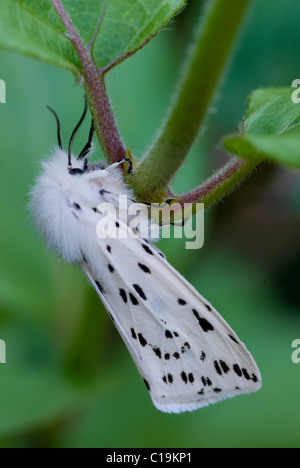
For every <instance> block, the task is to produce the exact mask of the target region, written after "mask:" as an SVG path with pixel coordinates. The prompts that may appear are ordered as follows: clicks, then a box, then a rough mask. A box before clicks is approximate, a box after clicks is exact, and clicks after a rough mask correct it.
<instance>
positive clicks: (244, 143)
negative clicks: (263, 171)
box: [224, 125, 300, 168]
mask: <svg viewBox="0 0 300 468" xmlns="http://www.w3.org/2000/svg"><path fill="white" fill-rule="evenodd" d="M224 146H225V148H226V149H227V150H228V151H229V152H230V153H233V154H237V155H238V156H240V157H242V158H245V159H251V160H253V159H254V160H255V159H256V160H257V162H258V163H259V162H260V160H263V159H266V158H268V159H272V160H273V161H276V162H279V163H282V164H286V165H288V166H292V167H296V168H300V125H296V126H295V127H293V128H291V129H289V130H288V131H287V132H284V133H281V134H279V135H252V134H248V135H246V136H232V137H229V138H227V139H226V141H225V142H224Z"/></svg>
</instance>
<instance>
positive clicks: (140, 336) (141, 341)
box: [138, 333, 148, 348]
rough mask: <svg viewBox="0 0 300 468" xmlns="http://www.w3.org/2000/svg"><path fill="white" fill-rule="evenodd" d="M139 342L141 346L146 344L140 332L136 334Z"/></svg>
mask: <svg viewBox="0 0 300 468" xmlns="http://www.w3.org/2000/svg"><path fill="white" fill-rule="evenodd" d="M138 338H139V342H140V343H141V345H142V346H143V348H144V347H145V346H146V345H147V344H148V342H147V340H146V339H145V338H144V337H143V335H142V334H141V333H139V334H138Z"/></svg>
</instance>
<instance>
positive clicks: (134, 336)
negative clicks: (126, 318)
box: [130, 328, 137, 340]
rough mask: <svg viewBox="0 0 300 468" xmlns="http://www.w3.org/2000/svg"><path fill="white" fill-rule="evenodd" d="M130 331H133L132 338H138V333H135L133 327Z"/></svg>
mask: <svg viewBox="0 0 300 468" xmlns="http://www.w3.org/2000/svg"><path fill="white" fill-rule="evenodd" d="M130 331H131V336H132V338H133V339H134V340H137V336H136V333H135V330H134V328H131V329H130Z"/></svg>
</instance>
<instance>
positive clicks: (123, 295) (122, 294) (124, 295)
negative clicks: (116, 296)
mask: <svg viewBox="0 0 300 468" xmlns="http://www.w3.org/2000/svg"><path fill="white" fill-rule="evenodd" d="M119 293H120V296H121V298H122V299H123V301H124V302H125V304H126V303H127V301H128V299H127V294H126V291H125V290H124V289H122V288H121V289H119Z"/></svg>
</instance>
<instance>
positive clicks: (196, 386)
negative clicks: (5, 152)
mask: <svg viewBox="0 0 300 468" xmlns="http://www.w3.org/2000/svg"><path fill="white" fill-rule="evenodd" d="M50 110H51V109H50ZM52 112H53V113H54V111H52ZM85 113H86V108H85V112H84V115H85ZM54 114H55V113H54ZM84 115H83V116H82V118H81V120H80V123H81V122H82V120H83V117H84ZM55 116H56V114H55ZM56 119H57V123H58V140H59V148H57V149H55V150H54V152H53V155H52V157H51V158H50V160H49V161H47V162H43V163H42V173H41V175H40V176H39V178H38V179H37V181H36V184H35V186H34V188H33V190H32V194H31V207H32V211H33V214H34V218H35V221H36V224H37V227H38V228H39V230H40V231H41V232H42V234H43V235H44V237H45V238H46V241H47V244H48V246H49V248H51V249H53V250H55V251H56V252H57V254H58V255H59V256H60V257H62V258H63V259H64V260H65V261H67V262H69V263H76V264H79V265H80V266H81V268H82V269H83V271H84V273H85V274H86V276H87V278H88V280H89V281H90V282H91V284H92V285H93V286H94V288H95V290H96V291H97V293H98V295H99V297H100V299H101V300H102V302H103V303H104V305H105V307H106V309H107V311H108V313H109V314H110V316H111V318H112V320H113V322H114V324H115V326H116V327H117V329H118V331H119V333H120V335H121V336H122V338H123V340H124V342H125V343H126V345H127V347H128V349H129V352H130V353H131V356H132V358H133V360H134V362H135V364H136V366H137V368H138V370H139V372H140V374H141V376H142V378H143V379H144V382H145V384H146V387H147V389H148V391H149V394H150V396H151V398H152V401H153V403H154V405H155V406H156V407H157V408H158V409H159V410H161V411H164V412H167V413H180V412H183V411H193V410H196V409H198V408H202V407H204V406H207V405H209V404H212V403H216V402H218V401H220V400H224V399H226V398H231V397H234V396H236V395H241V394H247V393H252V392H256V391H258V390H259V389H260V387H261V376H260V373H259V370H258V368H257V366H256V364H255V362H254V360H253V358H252V356H251V354H250V353H249V352H248V350H247V349H246V347H245V345H244V344H243V343H242V342H241V341H240V340H239V338H238V337H237V335H236V334H235V333H234V331H233V330H232V329H231V328H230V327H229V326H228V325H227V323H226V322H225V320H224V319H223V318H222V317H221V316H220V315H219V314H218V313H217V311H216V310H215V309H214V308H213V307H212V306H211V305H210V304H209V303H208V302H207V301H206V300H205V299H204V298H203V297H202V296H200V294H199V293H198V292H197V291H196V290H195V289H194V287H193V286H191V285H190V284H189V283H188V282H187V281H186V280H185V279H184V278H183V277H182V276H181V275H180V274H179V273H178V272H177V271H176V270H175V269H174V268H173V267H172V266H171V265H170V264H169V263H168V262H167V260H166V259H165V257H164V255H163V254H162V253H161V252H160V251H159V250H158V249H157V247H156V246H154V245H153V244H152V243H151V242H149V240H148V239H145V238H143V236H142V235H140V236H137V237H135V238H131V237H129V236H128V235H126V231H127V229H128V225H127V224H126V223H124V221H123V220H117V221H116V228H117V230H118V231H119V233H120V234H124V235H120V236H117V238H112V237H111V238H108V239H103V238H102V239H101V238H100V237H99V235H97V224H98V222H99V219H101V216H102V214H103V213H101V209H98V207H99V205H101V204H102V203H109V204H111V205H112V206H113V204H114V203H117V200H118V196H119V195H126V196H127V197H128V200H131V201H132V202H133V199H134V194H133V193H132V192H131V190H129V189H128V187H127V186H126V185H125V183H124V181H123V174H122V171H121V168H120V163H117V164H112V165H111V166H108V167H103V166H101V165H100V164H91V163H89V162H88V159H87V155H88V153H89V151H90V148H91V142H92V136H93V125H92V129H91V132H90V137H89V141H88V143H87V145H86V146H85V147H84V149H83V151H82V152H81V154H80V156H79V158H75V157H74V156H73V155H72V141H73V138H74V136H75V133H76V130H77V129H78V127H79V124H78V126H77V127H76V129H75V131H74V132H73V135H72V138H71V141H70V145H69V151H68V154H67V153H66V152H65V151H63V149H62V145H61V138H60V126H59V120H58V117H57V116H56ZM129 205H130V203H129Z"/></svg>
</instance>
